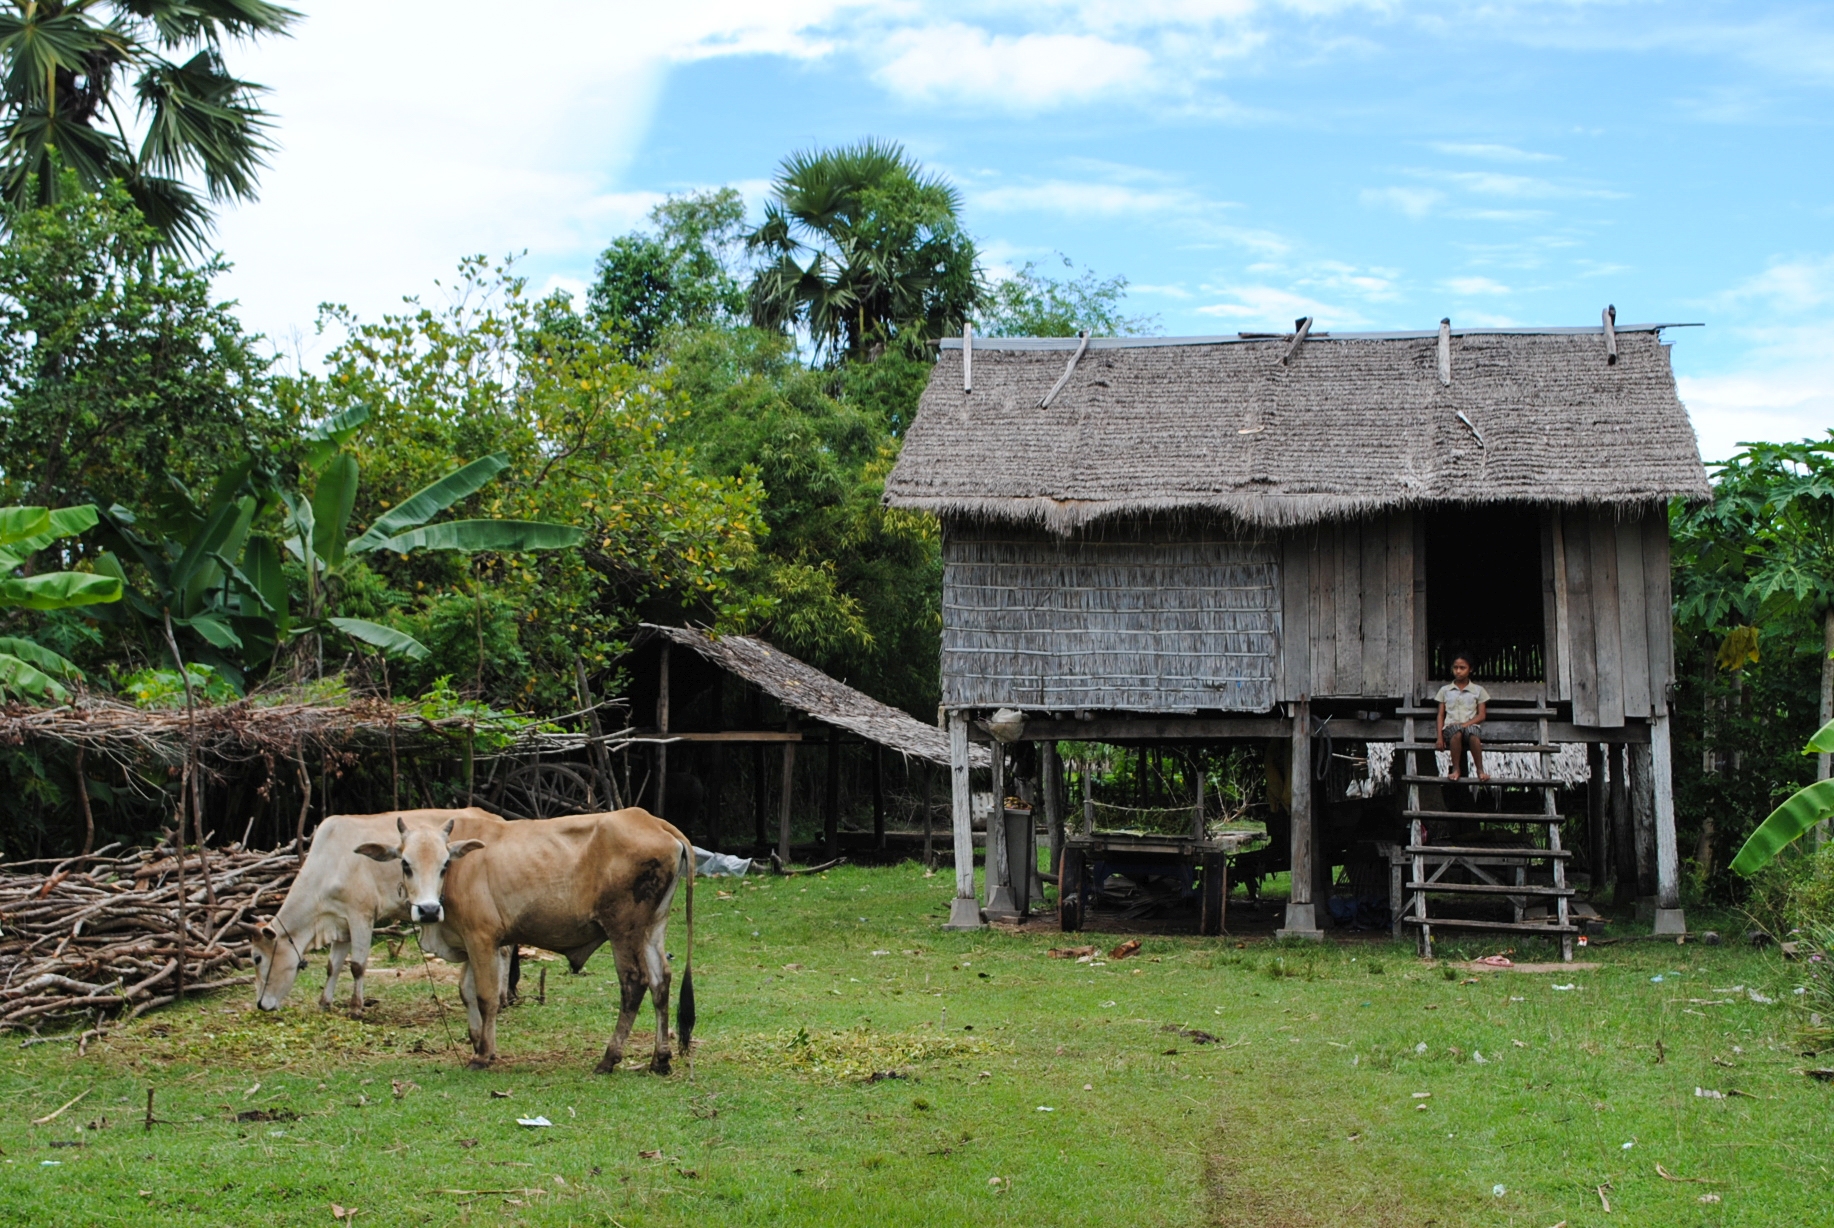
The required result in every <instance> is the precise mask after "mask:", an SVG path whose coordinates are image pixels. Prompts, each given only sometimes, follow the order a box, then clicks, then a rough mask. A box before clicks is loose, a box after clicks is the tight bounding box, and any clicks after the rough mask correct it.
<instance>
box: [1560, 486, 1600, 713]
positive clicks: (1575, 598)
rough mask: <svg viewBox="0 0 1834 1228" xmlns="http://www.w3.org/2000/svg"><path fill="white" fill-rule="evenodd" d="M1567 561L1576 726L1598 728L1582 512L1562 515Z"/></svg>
mask: <svg viewBox="0 0 1834 1228" xmlns="http://www.w3.org/2000/svg"><path fill="white" fill-rule="evenodd" d="M1560 529H1561V538H1562V541H1563V544H1564V546H1565V549H1564V550H1563V551H1562V553H1563V555H1564V557H1565V559H1566V572H1567V583H1566V588H1567V591H1566V610H1567V621H1568V624H1569V625H1568V628H1567V644H1566V647H1567V652H1568V654H1569V655H1568V660H1569V661H1570V662H1571V663H1572V672H1571V679H1572V684H1573V696H1572V697H1573V723H1574V724H1575V725H1596V724H1598V657H1597V654H1596V650H1595V647H1594V643H1593V634H1592V534H1591V533H1590V532H1589V531H1588V529H1587V527H1586V513H1585V510H1584V509H1583V508H1581V509H1577V510H1563V511H1562V512H1561V513H1560Z"/></svg>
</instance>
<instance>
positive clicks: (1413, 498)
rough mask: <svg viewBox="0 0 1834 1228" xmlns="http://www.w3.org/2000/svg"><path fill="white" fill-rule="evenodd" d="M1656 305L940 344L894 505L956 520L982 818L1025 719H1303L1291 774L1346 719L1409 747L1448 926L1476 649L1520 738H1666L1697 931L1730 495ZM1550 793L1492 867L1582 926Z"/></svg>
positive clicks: (949, 609) (1671, 844)
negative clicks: (1690, 775) (1692, 641)
mask: <svg viewBox="0 0 1834 1228" xmlns="http://www.w3.org/2000/svg"><path fill="white" fill-rule="evenodd" d="M1663 327H1667V326H1663V325H1636V326H1618V325H1617V324H1616V323H1615V320H1614V318H1613V313H1611V312H1609V311H1607V313H1606V314H1605V317H1604V320H1603V323H1602V324H1601V325H1600V326H1599V327H1594V328H1545V329H1517V328H1512V329H1459V328H1452V327H1450V325H1449V324H1447V323H1442V324H1441V326H1440V327H1439V328H1438V329H1437V330H1435V331H1427V332H1419V333H1363V334H1336V335H1332V334H1329V333H1323V332H1317V331H1313V330H1312V329H1311V321H1309V320H1302V321H1299V322H1297V324H1296V328H1295V331H1294V332H1293V333H1292V334H1288V335H1255V334H1239V335H1234V336H1220V337H1184V338H1157V337H1153V338H1088V337H1083V338H1062V339H1060V338H997V339H984V338H979V337H973V336H971V335H965V336H964V337H963V338H961V339H960V340H955V339H951V340H948V341H945V342H944V343H943V349H942V354H941V357H940V361H939V362H938V363H937V366H936V368H935V371H934V373H933V375H932V377H931V380H930V384H929V387H928V389H927V391H926V392H925V394H924V397H923V401H922V405H921V409H920V412H919V414H918V416H917V418H916V421H915V423H914V424H913V426H912V427H911V430H910V432H909V435H908V437H907V439H906V440H905V444H904V449H903V453H902V456H901V458H900V460H899V462H898V465H897V468H896V470H895V471H894V472H893V474H892V475H891V477H890V478H889V480H888V482H887V484H886V500H887V502H888V503H890V504H892V505H893V506H896V507H901V508H911V509H922V510H926V511H930V512H933V513H935V514H936V515H937V516H938V517H940V518H941V520H942V523H943V527H944V562H945V572H944V581H943V653H942V690H943V697H944V704H945V706H946V707H947V709H948V710H949V712H950V725H951V736H952V740H953V745H954V747H955V769H956V776H957V777H958V781H957V789H956V814H955V822H956V825H957V828H958V832H961V833H965V832H966V830H967V824H968V822H969V815H968V813H967V805H968V803H967V798H966V764H967V760H966V757H965V756H966V751H967V747H968V745H969V743H970V741H971V740H976V739H978V738H982V735H981V733H980V730H981V728H982V726H983V724H984V720H985V718H986V717H987V716H988V715H989V714H991V713H992V712H994V711H996V710H998V709H1003V708H1004V709H1013V710H1015V711H1016V712H1018V713H1022V714H1023V722H1022V731H1021V732H1019V733H1018V734H1017V735H1016V736H1018V737H1019V738H1022V739H1024V740H1032V741H1045V742H1049V741H1053V740H1058V739H1076V740H1084V741H1088V740H1102V741H1115V742H1128V741H1137V740H1144V739H1157V740H1179V739H1185V740H1205V739H1217V740H1222V739H1233V738H1263V739H1265V738H1282V739H1289V740H1290V742H1291V745H1292V747H1293V749H1294V751H1295V757H1294V759H1293V762H1294V763H1295V764H1301V763H1308V762H1310V753H1311V747H1312V742H1313V738H1314V730H1315V729H1316V728H1317V726H1318V725H1319V723H1320V722H1321V721H1323V720H1325V719H1326V718H1329V721H1330V728H1331V730H1332V732H1333V733H1334V734H1335V736H1337V737H1338V738H1340V739H1345V738H1350V739H1355V738H1363V739H1370V740H1386V741H1393V742H1398V743H1400V744H1401V749H1402V753H1403V755H1404V759H1405V763H1406V766H1405V769H1404V771H1398V772H1397V773H1396V776H1397V779H1398V780H1402V781H1404V782H1405V783H1406V788H1407V790H1408V793H1407V801H1406V803H1405V807H1406V809H1405V814H1406V817H1407V819H1408V822H1409V829H1408V830H1409V836H1408V839H1407V841H1406V846H1407V849H1408V851H1409V854H1410V856H1411V858H1412V860H1411V865H1410V867H1409V868H1410V869H1411V871H1412V874H1413V877H1412V879H1411V880H1410V882H1411V883H1413V884H1415V885H1414V886H1412V887H1410V888H1409V896H1408V901H1407V911H1408V913H1409V914H1410V915H1409V916H1408V917H1407V921H1408V923H1409V924H1412V925H1414V926H1415V927H1416V930H1417V932H1418V933H1419V934H1420V936H1421V939H1422V943H1423V945H1429V946H1430V941H1431V932H1432V929H1433V927H1434V926H1435V925H1436V924H1440V922H1439V921H1438V920H1437V919H1436V918H1435V917H1434V916H1433V915H1432V914H1431V912H1430V909H1429V897H1433V898H1437V896H1438V892H1437V891H1436V890H1435V889H1434V888H1433V887H1432V886H1431V884H1434V883H1437V882H1440V881H1442V877H1441V874H1440V871H1442V870H1443V869H1444V867H1446V866H1447V865H1450V864H1452V863H1453V862H1454V861H1456V859H1457V858H1456V855H1455V854H1452V853H1447V852H1445V851H1444V850H1446V849H1456V848H1458V847H1460V846H1459V844H1458V838H1457V836H1456V833H1452V834H1450V835H1448V834H1446V832H1445V831H1444V830H1442V828H1440V827H1436V826H1434V819H1435V816H1438V815H1440V814H1441V812H1440V811H1439V810H1435V809H1434V806H1435V804H1436V803H1435V802H1434V800H1433V799H1434V797H1435V796H1436V795H1437V794H1436V787H1435V784H1434V781H1435V778H1436V777H1437V774H1438V773H1437V769H1436V768H1434V767H1433V766H1432V759H1433V757H1432V755H1430V754H1427V753H1425V751H1426V750H1428V749H1430V747H1431V744H1432V741H1433V729H1434V722H1433V716H1432V714H1433V711H1434V709H1433V707H1432V705H1431V703H1430V698H1431V696H1432V695H1433V694H1434V692H1435V690H1436V689H1437V688H1438V687H1439V686H1440V685H1441V684H1443V682H1445V681H1446V680H1447V679H1448V678H1449V675H1450V664H1451V661H1450V658H1451V655H1452V654H1453V653H1455V652H1461V653H1469V654H1472V655H1474V656H1476V657H1477V658H1478V661H1477V676H1478V679H1479V681H1481V682H1482V683H1483V684H1484V686H1485V687H1486V688H1487V689H1488V690H1489V691H1490V692H1491V694H1492V695H1493V696H1495V697H1496V700H1497V702H1496V704H1495V705H1493V710H1492V712H1491V726H1492V728H1491V730H1490V734H1491V737H1490V741H1491V744H1492V745H1493V746H1497V747H1503V746H1506V745H1513V746H1517V747H1521V748H1523V749H1527V750H1531V751H1540V752H1541V753H1544V754H1551V753H1552V752H1553V751H1554V750H1556V749H1558V747H1559V745H1560V744H1562V743H1569V742H1582V743H1588V744H1593V745H1599V744H1628V745H1629V746H1630V747H1631V748H1632V753H1633V755H1635V756H1640V759H1639V762H1641V763H1642V764H1643V765H1644V773H1643V775H1644V779H1646V780H1647V781H1648V782H1649V791H1650V793H1651V797H1650V802H1651V806H1652V808H1653V814H1654V825H1655V828H1656V840H1655V845H1656V861H1657V871H1658V872H1657V875H1656V878H1657V879H1658V883H1657V889H1656V894H1657V897H1658V898H1657V899H1656V900H1655V901H1654V903H1655V905H1656V909H1657V912H1656V917H1657V922H1658V928H1659V929H1661V930H1663V931H1670V930H1678V929H1679V928H1681V926H1682V924H1683V921H1682V916H1681V910H1680V901H1679V895H1678V880H1677V873H1678V865H1677V855H1676V849H1675V837H1674V813H1673V804H1672V798H1671V793H1670V788H1669V771H1668V759H1669V748H1668V704H1669V698H1670V692H1671V689H1672V682H1673V678H1674V665H1673V646H1672V642H1671V620H1670V599H1669V553H1668V550H1669V538H1668V518H1667V507H1668V503H1669V501H1670V500H1671V499H1673V498H1675V497H1678V496H1679V497H1704V496H1706V494H1707V493H1708V491H1707V479H1706V473H1705V470H1704V468H1703V467H1702V465H1701V462H1700V457H1699V452H1698V448H1697V445H1696V442H1695V438H1694V434H1693V431H1692V429H1691V427H1690V425H1689V423H1688V418H1687V413H1686V411H1685V409H1684V408H1683V406H1682V404H1681V402H1680V400H1679V399H1678V398H1677V396H1676V391H1675V381H1674V377H1673V374H1672V372H1671V370H1670V366H1669V355H1668V348H1667V346H1666V345H1665V344H1664V343H1663V341H1662V338H1661V329H1662V328H1663ZM1008 726H1009V728H1010V727H1013V722H1012V721H1011V719H1010V718H1009V719H1008ZM982 740H984V739H982ZM1544 748H1545V749H1544ZM1639 748H1640V749H1639ZM1291 775H1292V806H1291V810H1292V814H1293V818H1294V822H1293V824H1292V836H1291V844H1292V848H1291V865H1292V871H1293V874H1292V878H1293V884H1294V886H1293V891H1292V898H1291V902H1290V904H1289V905H1288V908H1287V914H1286V926H1285V932H1287V933H1290V934H1298V935H1316V934H1317V933H1319V928H1320V927H1319V917H1318V915H1317V912H1316V908H1315V898H1316V895H1315V893H1316V892H1317V890H1318V884H1317V881H1316V880H1317V879H1318V878H1319V877H1320V875H1321V874H1322V873H1323V872H1325V868H1324V867H1321V866H1319V865H1318V862H1317V858H1316V857H1315V856H1314V850H1315V848H1316V847H1317V840H1316V828H1317V807H1316V806H1314V804H1313V799H1312V797H1311V796H1310V793H1311V783H1310V782H1311V776H1312V774H1311V773H1309V772H1306V771H1299V770H1296V771H1294V772H1292V774H1291ZM1632 775H1633V776H1634V775H1635V773H1632ZM1423 790H1424V792H1423ZM1553 810H1554V794H1553V792H1552V787H1551V785H1550V786H1549V787H1548V788H1547V790H1546V802H1545V806H1544V807H1540V808H1538V810H1537V811H1536V812H1535V813H1534V814H1533V815H1532V816H1531V817H1532V818H1533V819H1534V820H1535V822H1533V823H1528V824H1526V826H1528V827H1529V829H1530V834H1525V835H1524V836H1523V837H1522V838H1521V839H1520V840H1518V841H1517V842H1516V843H1517V845H1518V846H1519V848H1518V849H1517V853H1518V854H1519V855H1517V856H1515V858H1514V860H1513V861H1512V860H1511V859H1510V858H1508V857H1491V858H1489V859H1488V861H1487V862H1485V861H1484V859H1482V858H1478V857H1476V855H1473V858H1472V859H1471V860H1472V862H1473V864H1474V865H1479V868H1481V865H1480V863H1482V864H1488V865H1490V867H1491V872H1490V873H1487V874H1483V875H1481V877H1483V878H1484V879H1487V880H1493V881H1496V882H1500V883H1501V887H1516V888H1520V890H1517V891H1514V892H1512V893H1511V898H1512V899H1513V900H1514V901H1515V902H1516V904H1517V908H1516V914H1517V918H1518V920H1520V916H1521V914H1522V911H1523V908H1522V904H1523V902H1524V901H1525V900H1528V899H1529V898H1530V897H1532V896H1534V895H1536V894H1537V893H1541V892H1543V891H1545V893H1546V894H1547V896H1548V898H1549V899H1551V900H1553V901H1554V902H1555V903H1556V904H1557V908H1553V909H1552V910H1551V912H1550V916H1551V920H1552V922H1553V923H1552V924H1550V926H1549V929H1550V931H1552V932H1556V933H1559V934H1561V935H1562V936H1563V937H1565V936H1569V935H1570V934H1571V933H1572V932H1574V930H1573V927H1572V926H1571V925H1570V924H1568V921H1569V918H1568V913H1567V907H1566V905H1567V897H1568V896H1570V895H1571V894H1572V892H1571V890H1570V888H1568V887H1567V886H1566V883H1565V879H1564V867H1563V861H1564V859H1565V857H1566V856H1567V853H1566V851H1564V850H1562V848H1561V846H1560V842H1559V816H1557V815H1555V814H1553ZM1447 821H1448V822H1451V821H1452V820H1451V819H1448V820H1447ZM990 843H991V842H990ZM966 861H967V858H966V857H962V858H959V859H958V864H957V872H958V876H959V883H958V887H959V891H958V894H959V897H960V899H959V900H958V906H957V912H956V916H955V918H954V922H955V923H958V924H975V923H978V916H977V915H976V912H975V903H974V900H973V876H972V872H971V871H969V870H964V865H965V863H966ZM1499 865H1500V866H1501V870H1498V866H1499ZM1550 870H1551V874H1548V875H1547V876H1548V877H1551V880H1552V881H1551V882H1547V883H1541V884H1539V885H1537V883H1536V882H1534V881H1531V880H1533V879H1535V878H1536V876H1537V873H1538V872H1547V871H1550ZM1499 876H1500V877H1499ZM1443 881H1446V882H1448V883H1449V882H1450V880H1449V879H1445V880H1443ZM1472 887H1473V890H1478V889H1485V887H1486V885H1485V883H1481V882H1480V883H1474V884H1473V885H1472ZM1447 889H1448V890H1450V889H1451V888H1450V887H1448V888H1447ZM1499 889H1500V888H1499ZM1445 924H1446V925H1450V924H1452V923H1451V922H1446V923H1445Z"/></svg>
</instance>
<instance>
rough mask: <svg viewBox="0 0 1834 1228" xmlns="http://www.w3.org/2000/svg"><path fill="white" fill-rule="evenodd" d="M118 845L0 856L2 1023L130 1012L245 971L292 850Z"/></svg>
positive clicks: (286, 879)
mask: <svg viewBox="0 0 1834 1228" xmlns="http://www.w3.org/2000/svg"><path fill="white" fill-rule="evenodd" d="M118 847H119V846H118V845H110V846H109V847H107V848H105V849H102V850H101V851H100V852H99V853H97V854H94V855H92V856H88V857H78V858H69V859H65V860H63V861H61V862H60V861H55V860H50V859H48V860H45V861H41V862H16V863H14V864H11V865H0V1031H9V1030H21V1029H23V1030H29V1031H32V1032H36V1031H38V1030H39V1029H40V1028H42V1027H43V1026H45V1025H46V1024H48V1023H54V1022H69V1021H73V1020H76V1019H79V1018H87V1019H90V1020H91V1021H92V1022H95V1023H97V1024H98V1025H99V1024H100V1022H101V1020H103V1019H104V1018H110V1017H114V1018H121V1019H132V1018H134V1017H135V1016H137V1015H141V1014H144V1013H145V1012H147V1011H149V1010H152V1009H153V1008H154V1007H157V1006H164V1005H165V1004H167V1003H169V1002H172V1001H174V1000H175V999H176V998H177V997H178V995H179V993H180V992H181V990H182V992H185V993H192V992H198V991H203V990H209V989H220V988H223V987H224V986H227V985H243V984H247V983H249V982H250V981H252V980H253V973H252V971H250V969H252V964H251V961H250V958H249V941H250V939H251V938H253V937H254V932H255V926H256V925H257V924H259V920H258V918H265V917H267V916H270V915H271V914H272V913H273V912H274V911H275V910H276V909H278V908H279V907H280V901H281V900H282V899H283V898H284V897H285V896H286V892H287V888H288V887H289V886H290V885H291V884H292V882H293V875H294V872H295V871H296V870H297V869H298V859H297V855H296V854H295V853H294V852H293V850H291V849H283V850H281V851H279V852H272V853H259V852H250V851H245V850H240V849H226V850H217V849H212V850H209V851H208V852H206V853H204V854H201V855H200V854H199V853H197V852H196V851H192V850H187V853H186V856H185V859H184V864H183V865H182V866H181V865H180V863H179V859H178V858H177V857H176V856H175V855H174V854H173V851H172V849H171V848H170V847H161V848H158V849H154V850H152V851H145V852H129V853H126V854H123V855H120V856H112V857H111V856H108V854H109V853H112V852H114V850H115V849H117V848H118ZM181 884H182V887H181ZM93 1031H94V1029H92V1031H91V1032H90V1033H85V1034H84V1039H85V1041H86V1039H87V1037H88V1036H89V1035H91V1034H93Z"/></svg>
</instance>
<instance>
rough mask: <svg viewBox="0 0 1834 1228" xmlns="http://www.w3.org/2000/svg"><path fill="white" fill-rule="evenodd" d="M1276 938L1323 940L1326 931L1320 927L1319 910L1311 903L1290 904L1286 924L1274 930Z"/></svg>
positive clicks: (1287, 908)
mask: <svg viewBox="0 0 1834 1228" xmlns="http://www.w3.org/2000/svg"><path fill="white" fill-rule="evenodd" d="M1274 937H1275V938H1305V939H1309V940H1310V941H1312V942H1323V941H1324V937H1325V932H1324V931H1323V930H1321V929H1319V928H1318V912H1317V909H1316V907H1315V906H1314V905H1311V904H1288V905H1287V906H1286V924H1285V925H1284V926H1282V927H1281V928H1280V929H1277V930H1275V931H1274Z"/></svg>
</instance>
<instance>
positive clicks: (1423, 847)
mask: <svg viewBox="0 0 1834 1228" xmlns="http://www.w3.org/2000/svg"><path fill="white" fill-rule="evenodd" d="M1402 852H1404V853H1408V854H1414V853H1421V854H1425V855H1427V856H1438V857H1527V858H1544V859H1547V860H1550V861H1568V860H1570V859H1571V858H1572V856H1573V851H1572V850H1571V849H1530V848H1504V847H1502V846H1500V845H1492V846H1486V845H1481V844H1479V845H1467V844H1410V845H1408V846H1407V847H1406V848H1405V849H1403V850H1402Z"/></svg>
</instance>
